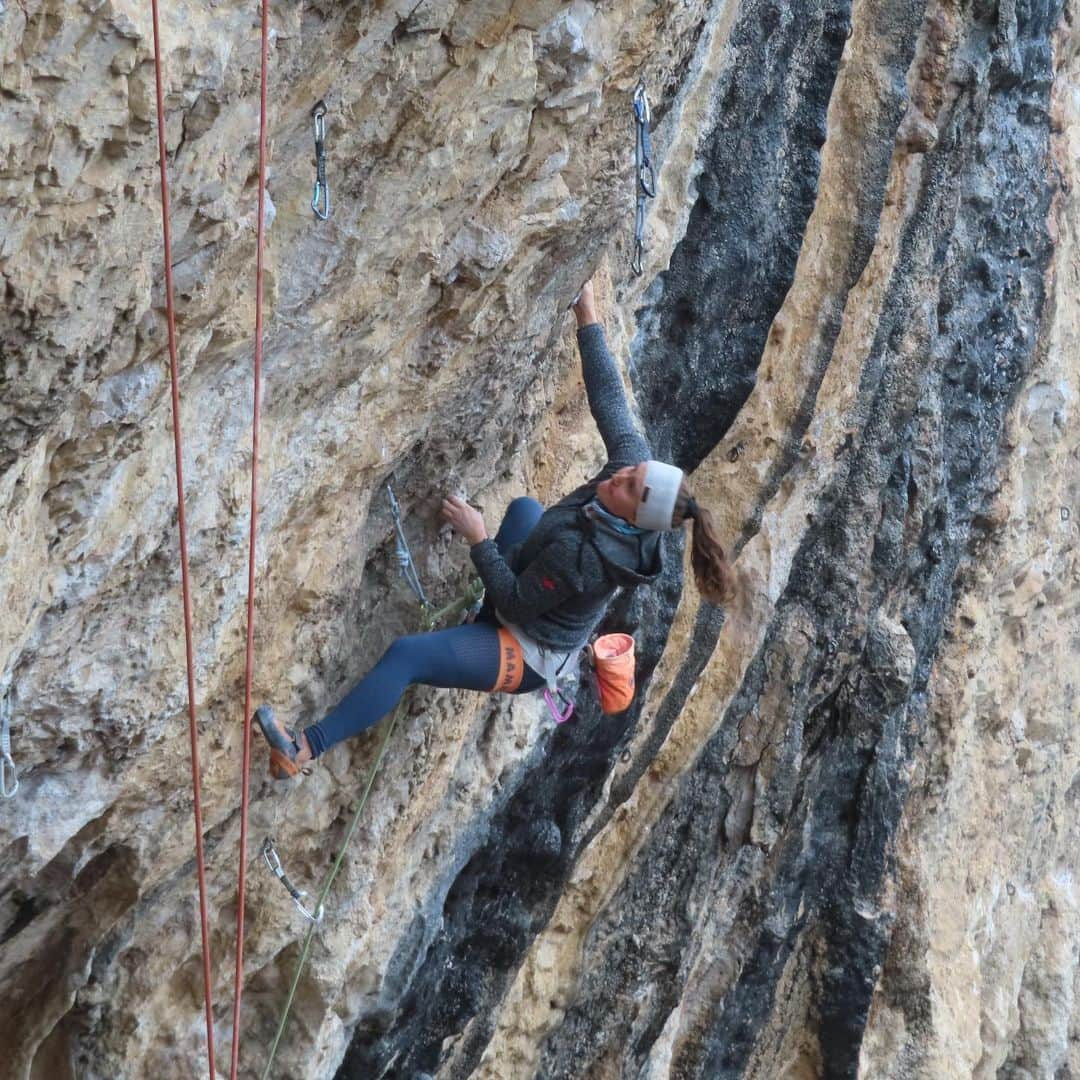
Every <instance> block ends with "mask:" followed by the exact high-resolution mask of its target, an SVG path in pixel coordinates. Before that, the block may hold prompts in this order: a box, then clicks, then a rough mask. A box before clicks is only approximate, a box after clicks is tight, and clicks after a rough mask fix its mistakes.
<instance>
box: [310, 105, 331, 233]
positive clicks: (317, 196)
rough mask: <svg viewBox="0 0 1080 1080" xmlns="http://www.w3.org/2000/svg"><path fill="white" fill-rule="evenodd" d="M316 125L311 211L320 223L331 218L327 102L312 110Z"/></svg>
mask: <svg viewBox="0 0 1080 1080" xmlns="http://www.w3.org/2000/svg"><path fill="white" fill-rule="evenodd" d="M311 115H312V118H313V120H314V123H315V187H314V189H313V191H312V195H311V209H312V210H313V211H314V212H315V216H316V217H317V218H318V219H319V220H320V221H326V219H327V218H328V217H329V216H330V185H329V184H328V183H327V181H326V102H325V101H317V102H316V103H315V107H314V108H313V109H312V110H311Z"/></svg>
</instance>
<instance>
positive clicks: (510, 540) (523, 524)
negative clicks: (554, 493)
mask: <svg viewBox="0 0 1080 1080" xmlns="http://www.w3.org/2000/svg"><path fill="white" fill-rule="evenodd" d="M543 512H544V508H543V507H542V506H541V505H540V503H538V502H537V501H536V500H535V499H529V498H526V497H524V496H523V497H522V498H520V499H514V501H513V502H512V503H511V504H510V505H509V506H508V507H507V508H506V514H505V515H504V516H503V519H502V524H501V525H500V526H499V531H498V532H497V533H496V534H495V546H496V547H497V548H498V549H499V554H500V555H504V556H505V555H506V553H507V552H508V551H509V550H510V549H511V548H512V547H513V546H514V545H515V544H520V543H522V542H523V541H524V540H525V539H526V537H527V536H528V535H529V533H531V532H532V531H533V529H534V528H535V527H536V523H537V522H538V521H539V520H540V517H541V515H542V514H543Z"/></svg>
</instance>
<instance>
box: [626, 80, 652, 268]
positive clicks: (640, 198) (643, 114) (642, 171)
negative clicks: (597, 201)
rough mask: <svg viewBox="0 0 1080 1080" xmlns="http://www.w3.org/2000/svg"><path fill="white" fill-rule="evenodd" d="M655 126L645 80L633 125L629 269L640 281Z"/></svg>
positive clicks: (638, 89) (637, 97) (640, 86)
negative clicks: (633, 194) (652, 126)
mask: <svg viewBox="0 0 1080 1080" xmlns="http://www.w3.org/2000/svg"><path fill="white" fill-rule="evenodd" d="M651 123H652V109H651V108H650V107H649V95H648V94H647V93H646V92H645V80H644V79H639V80H638V84H637V87H636V88H635V90H634V124H635V126H636V128H637V140H636V142H635V145H634V165H635V173H636V178H635V185H636V187H635V190H636V193H637V209H636V212H635V215H634V257H633V259H632V260H631V262H630V269H631V270H633V271H634V273H635V274H637V275H638V277H640V276H641V275H642V274H643V273H644V272H645V267H644V264H643V259H644V256H645V202H646V200H647V199H655V198H656V176H655V174H654V172H653V162H652V142H651V140H650V138H649V125H650V124H651Z"/></svg>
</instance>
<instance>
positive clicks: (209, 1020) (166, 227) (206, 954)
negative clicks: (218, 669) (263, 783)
mask: <svg viewBox="0 0 1080 1080" xmlns="http://www.w3.org/2000/svg"><path fill="white" fill-rule="evenodd" d="M151 8H152V12H153V23H154V83H155V88H156V91H157V129H158V165H159V169H160V172H161V231H162V235H163V239H164V248H165V251H164V254H165V308H166V315H167V321H168V331H169V374H170V381H171V385H172V421H173V450H174V452H175V457H176V509H177V521H178V525H179V531H180V580H181V585H182V591H183V601H184V647H185V649H186V652H187V696H188V734H189V737H190V741H191V787H192V796H193V801H194V804H195V805H194V810H195V813H194V817H195V868H196V874H197V876H198V880H199V923H200V926H201V928H202V969H203V1004H204V1007H205V1012H206V1056H207V1064H208V1067H209V1072H210V1076H211V1078H212V1077H215V1076H217V1071H216V1069H215V1066H214V1011H213V1002H212V1000H211V995H210V988H211V985H212V979H211V973H210V919H209V915H208V912H207V903H206V867H205V860H204V852H203V822H202V787H201V781H200V768H199V739H198V726H197V724H196V717H195V645H194V633H193V630H192V623H193V618H192V609H191V574H190V570H189V566H188V550H187V518H186V515H185V509H184V465H183V462H184V453H183V442H182V439H181V435H180V374H179V372H180V365H179V363H178V361H177V351H176V312H175V308H174V304H173V277H172V230H171V227H170V221H169V178H168V174H167V172H166V170H165V159H166V146H165V90H164V86H163V79H162V75H161V32H160V28H159V24H158V0H151ZM260 221H261V216H260Z"/></svg>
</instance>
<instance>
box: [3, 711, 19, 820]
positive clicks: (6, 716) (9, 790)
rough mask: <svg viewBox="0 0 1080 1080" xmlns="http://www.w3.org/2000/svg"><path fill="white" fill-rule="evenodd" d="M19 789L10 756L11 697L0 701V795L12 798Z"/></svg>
mask: <svg viewBox="0 0 1080 1080" xmlns="http://www.w3.org/2000/svg"><path fill="white" fill-rule="evenodd" d="M18 790H19V774H18V772H16V770H15V759H14V758H13V757H12V756H11V699H10V698H9V697H8V696H7V695H6V694H5V695H4V700H3V701H0V795H2V796H3V797H4V798H5V799H13V798H14V797H15V792H17V791H18Z"/></svg>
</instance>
